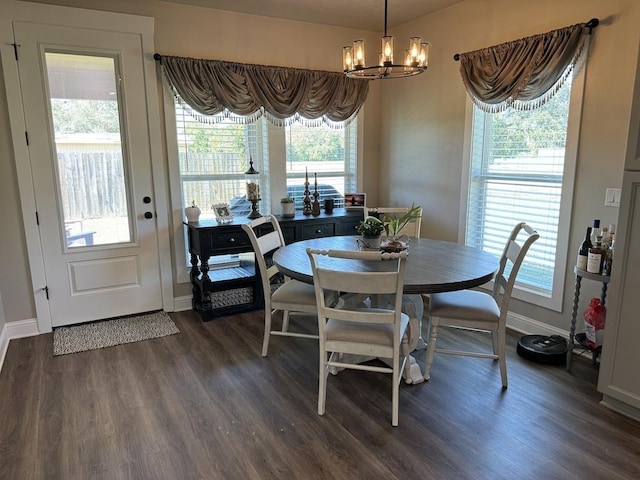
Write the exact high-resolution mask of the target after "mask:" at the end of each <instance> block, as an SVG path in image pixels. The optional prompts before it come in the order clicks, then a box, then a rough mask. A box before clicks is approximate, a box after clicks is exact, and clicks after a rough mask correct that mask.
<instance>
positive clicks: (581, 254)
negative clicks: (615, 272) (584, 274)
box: [576, 227, 593, 270]
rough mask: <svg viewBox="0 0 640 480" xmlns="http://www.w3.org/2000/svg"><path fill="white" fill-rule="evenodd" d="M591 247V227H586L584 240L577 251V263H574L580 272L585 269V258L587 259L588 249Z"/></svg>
mask: <svg viewBox="0 0 640 480" xmlns="http://www.w3.org/2000/svg"><path fill="white" fill-rule="evenodd" d="M591 247H593V244H592V243H591V227H587V233H586V235H585V236H584V240H583V241H582V244H581V245H580V248H579V249H578V261H577V262H576V266H577V267H578V268H579V269H580V270H586V269H587V258H588V257H589V249H590V248H591Z"/></svg>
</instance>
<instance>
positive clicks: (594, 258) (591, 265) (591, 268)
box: [587, 235, 606, 275]
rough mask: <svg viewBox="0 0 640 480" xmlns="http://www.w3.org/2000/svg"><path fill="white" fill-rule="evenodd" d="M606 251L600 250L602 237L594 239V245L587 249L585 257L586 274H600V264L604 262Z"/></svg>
mask: <svg viewBox="0 0 640 480" xmlns="http://www.w3.org/2000/svg"><path fill="white" fill-rule="evenodd" d="M605 254H606V251H605V249H604V248H602V236H600V235H598V236H597V237H596V243H595V245H594V246H593V247H591V248H590V249H589V256H588V257H587V272H589V273H597V274H599V275H600V274H601V273H602V262H603V261H604V257H605Z"/></svg>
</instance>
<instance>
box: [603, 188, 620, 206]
mask: <svg viewBox="0 0 640 480" xmlns="http://www.w3.org/2000/svg"><path fill="white" fill-rule="evenodd" d="M604 206H605V207H619V206H620V189H619V188H607V190H606V191H605V194H604Z"/></svg>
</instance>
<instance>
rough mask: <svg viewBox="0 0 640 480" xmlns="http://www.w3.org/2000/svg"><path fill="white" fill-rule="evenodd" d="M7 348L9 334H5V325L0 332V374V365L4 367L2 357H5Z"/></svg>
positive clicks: (0, 367)
mask: <svg viewBox="0 0 640 480" xmlns="http://www.w3.org/2000/svg"><path fill="white" fill-rule="evenodd" d="M8 348H9V334H8V333H7V324H6V323H5V324H4V326H3V327H2V331H0V372H1V371H2V365H4V357H5V356H6V355H7V349H8Z"/></svg>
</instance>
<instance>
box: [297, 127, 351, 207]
mask: <svg viewBox="0 0 640 480" xmlns="http://www.w3.org/2000/svg"><path fill="white" fill-rule="evenodd" d="M356 123H357V119H356V120H354V121H353V122H351V124H350V125H349V126H347V127H346V128H341V129H337V128H331V127H329V126H327V125H322V126H317V127H309V126H305V125H301V124H299V123H295V124H293V125H290V126H288V127H285V140H286V158H287V166H286V170H287V193H288V194H289V195H290V196H291V197H293V199H294V200H295V203H296V208H297V209H301V208H302V206H303V198H304V180H305V175H308V178H309V184H310V185H309V190H310V191H311V193H312V194H313V192H314V189H315V181H316V179H317V182H318V193H319V194H320V197H319V198H320V200H323V199H325V198H333V199H334V200H335V207H336V208H341V207H343V206H344V193H345V189H346V191H349V192H353V191H355V190H356V175H355V170H356V168H355V165H356V137H357V135H356V131H357V126H356Z"/></svg>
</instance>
